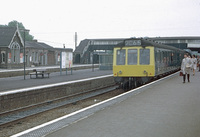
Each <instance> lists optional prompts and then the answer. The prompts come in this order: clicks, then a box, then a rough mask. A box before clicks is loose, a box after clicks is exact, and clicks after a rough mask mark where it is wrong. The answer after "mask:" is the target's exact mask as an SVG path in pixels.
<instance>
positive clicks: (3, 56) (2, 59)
mask: <svg viewBox="0 0 200 137" xmlns="http://www.w3.org/2000/svg"><path fill="white" fill-rule="evenodd" d="M1 63H2V64H5V63H6V52H5V51H2V52H1Z"/></svg>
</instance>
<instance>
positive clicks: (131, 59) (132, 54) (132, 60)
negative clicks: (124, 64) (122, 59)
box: [128, 49, 138, 65]
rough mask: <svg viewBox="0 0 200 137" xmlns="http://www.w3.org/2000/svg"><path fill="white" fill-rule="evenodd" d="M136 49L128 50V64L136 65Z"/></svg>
mask: <svg viewBox="0 0 200 137" xmlns="http://www.w3.org/2000/svg"><path fill="white" fill-rule="evenodd" d="M137 56H138V52H137V49H129V50H128V65H137Z"/></svg>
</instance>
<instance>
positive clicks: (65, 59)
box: [61, 52, 73, 68]
mask: <svg viewBox="0 0 200 137" xmlns="http://www.w3.org/2000/svg"><path fill="white" fill-rule="evenodd" d="M61 58H62V62H61V63H62V64H61V67H62V68H72V66H73V53H72V52H62V53H61Z"/></svg>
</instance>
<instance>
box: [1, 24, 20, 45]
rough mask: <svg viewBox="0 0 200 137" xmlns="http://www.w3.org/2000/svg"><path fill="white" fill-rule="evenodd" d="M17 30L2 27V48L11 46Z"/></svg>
mask: <svg viewBox="0 0 200 137" xmlns="http://www.w3.org/2000/svg"><path fill="white" fill-rule="evenodd" d="M16 30H17V28H15V27H0V47H7V46H9V44H10V42H11V40H12V38H13V36H14V34H15V32H16Z"/></svg>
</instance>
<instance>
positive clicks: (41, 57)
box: [0, 27, 73, 69]
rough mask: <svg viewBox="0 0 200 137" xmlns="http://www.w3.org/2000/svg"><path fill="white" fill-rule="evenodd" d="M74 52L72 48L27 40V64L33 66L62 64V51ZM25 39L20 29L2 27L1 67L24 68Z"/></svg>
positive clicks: (0, 35) (0, 42)
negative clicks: (55, 46)
mask: <svg viewBox="0 0 200 137" xmlns="http://www.w3.org/2000/svg"><path fill="white" fill-rule="evenodd" d="M61 51H66V52H73V49H70V48H53V47H52V46H50V45H48V44H46V43H42V42H37V41H36V40H33V41H26V42H25V64H26V66H27V67H31V66H49V65H58V64H60V52H61ZM23 54H24V40H23V38H22V37H21V35H20V32H19V29H18V28H15V27H0V68H5V69H12V68H22V67H23V63H24V55H23Z"/></svg>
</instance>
